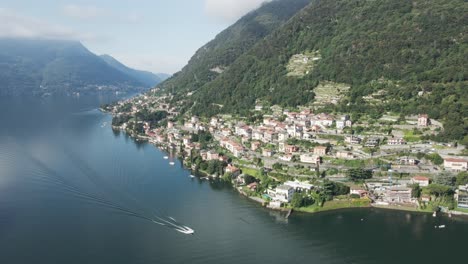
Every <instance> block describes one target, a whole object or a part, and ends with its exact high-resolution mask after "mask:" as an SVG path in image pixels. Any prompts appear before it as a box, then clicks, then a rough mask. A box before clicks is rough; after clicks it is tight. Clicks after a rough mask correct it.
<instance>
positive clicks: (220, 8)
mask: <svg viewBox="0 0 468 264" xmlns="http://www.w3.org/2000/svg"><path fill="white" fill-rule="evenodd" d="M268 1H270V0H205V12H206V13H207V14H208V15H209V16H211V17H214V18H217V19H222V20H224V21H226V22H233V21H235V20H237V19H239V18H240V17H242V16H243V15H245V14H247V13H248V12H249V11H252V10H254V9H255V8H257V7H259V6H260V5H261V4H262V3H263V2H268Z"/></svg>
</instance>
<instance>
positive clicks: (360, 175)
mask: <svg viewBox="0 0 468 264" xmlns="http://www.w3.org/2000/svg"><path fill="white" fill-rule="evenodd" d="M346 176H347V177H348V178H349V179H351V180H352V181H362V180H366V179H370V178H372V171H371V170H367V169H363V168H354V169H349V170H347V171H346Z"/></svg>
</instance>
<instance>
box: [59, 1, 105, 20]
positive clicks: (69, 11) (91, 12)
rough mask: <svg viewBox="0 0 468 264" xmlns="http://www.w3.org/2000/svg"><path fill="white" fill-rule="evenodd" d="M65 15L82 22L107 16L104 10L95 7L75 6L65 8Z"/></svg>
mask: <svg viewBox="0 0 468 264" xmlns="http://www.w3.org/2000/svg"><path fill="white" fill-rule="evenodd" d="M63 13H64V14H65V15H66V16H69V17H72V18H76V19H82V20H85V19H94V18H98V17H100V16H104V15H106V12H104V10H102V9H99V8H97V7H95V6H78V5H73V4H71V5H66V6H64V7H63Z"/></svg>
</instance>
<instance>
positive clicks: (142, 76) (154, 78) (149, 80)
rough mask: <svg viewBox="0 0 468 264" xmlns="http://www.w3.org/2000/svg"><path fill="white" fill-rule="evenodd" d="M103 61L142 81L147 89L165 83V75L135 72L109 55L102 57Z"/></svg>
mask: <svg viewBox="0 0 468 264" xmlns="http://www.w3.org/2000/svg"><path fill="white" fill-rule="evenodd" d="M100 57H101V59H103V60H104V61H105V62H106V63H107V64H109V66H111V67H113V68H114V69H117V70H119V71H121V72H122V73H124V74H126V75H128V76H131V77H133V78H134V79H136V80H138V81H140V82H141V83H143V84H145V85H146V86H147V87H154V86H156V85H157V84H159V83H160V82H161V81H163V80H164V79H167V77H166V78H164V77H165V75H164V74H159V76H158V74H154V73H151V72H147V71H139V70H135V69H132V68H129V67H127V66H125V65H123V64H122V63H121V62H119V61H118V60H116V59H115V58H113V57H111V56H109V55H101V56H100Z"/></svg>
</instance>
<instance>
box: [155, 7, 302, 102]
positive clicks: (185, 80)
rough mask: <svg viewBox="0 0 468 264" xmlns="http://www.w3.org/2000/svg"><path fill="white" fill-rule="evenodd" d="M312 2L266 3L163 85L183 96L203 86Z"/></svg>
mask: <svg viewBox="0 0 468 264" xmlns="http://www.w3.org/2000/svg"><path fill="white" fill-rule="evenodd" d="M308 3H310V0H274V1H271V2H268V3H265V4H263V5H262V6H261V7H260V8H258V9H257V10H255V11H252V12H250V13H249V14H247V15H245V16H244V17H242V18H241V19H240V20H239V21H237V22H236V23H235V24H234V25H232V26H230V27H229V28H227V29H226V30H224V31H223V32H221V33H220V34H218V35H217V36H216V38H215V39H214V40H212V41H210V42H209V43H208V44H206V45H205V46H203V47H202V48H200V49H199V50H198V51H197V52H196V53H195V55H194V56H193V57H192V58H191V59H190V61H189V63H188V64H187V66H186V67H184V68H183V69H182V70H181V71H180V72H178V73H176V74H174V75H173V76H172V77H171V78H170V79H168V80H167V81H165V82H164V83H162V84H161V85H159V87H160V88H162V89H166V90H174V91H177V92H178V93H179V94H181V95H182V94H185V93H186V92H187V91H193V90H196V89H198V88H199V87H202V86H203V85H205V84H206V83H208V82H210V81H212V80H214V79H215V78H216V77H217V76H218V75H219V74H220V73H222V72H223V71H224V70H226V69H228V68H229V66H230V65H231V64H232V63H233V62H234V61H235V60H236V59H237V58H238V57H239V56H240V55H241V54H243V53H244V52H246V51H247V50H249V49H250V48H251V47H252V46H253V45H255V44H256V43H257V42H258V41H259V40H261V39H263V38H264V37H265V36H267V35H268V34H269V33H271V32H272V31H273V30H275V29H276V28H278V27H279V26H280V25H282V24H283V23H285V22H286V21H287V20H288V19H289V18H290V17H291V16H293V15H294V14H295V13H296V12H297V11H299V10H300V9H302V8H303V7H304V6H306V5H307V4H308Z"/></svg>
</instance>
